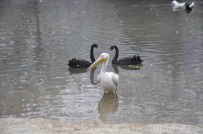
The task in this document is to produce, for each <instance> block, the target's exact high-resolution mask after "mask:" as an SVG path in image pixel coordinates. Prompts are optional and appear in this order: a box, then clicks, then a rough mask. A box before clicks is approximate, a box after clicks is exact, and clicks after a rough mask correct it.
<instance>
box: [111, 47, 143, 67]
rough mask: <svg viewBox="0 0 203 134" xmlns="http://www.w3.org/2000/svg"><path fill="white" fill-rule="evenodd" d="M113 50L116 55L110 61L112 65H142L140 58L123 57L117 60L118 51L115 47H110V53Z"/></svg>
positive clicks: (134, 56)
mask: <svg viewBox="0 0 203 134" xmlns="http://www.w3.org/2000/svg"><path fill="white" fill-rule="evenodd" d="M113 49H115V50H116V53H115V55H114V58H113V60H112V64H117V65H135V64H141V63H142V61H143V60H142V59H141V58H140V56H139V55H138V56H136V55H133V56H131V57H125V58H122V59H119V60H118V55H119V50H118V47H117V46H116V45H112V46H111V47H110V50H111V51H112V50H113Z"/></svg>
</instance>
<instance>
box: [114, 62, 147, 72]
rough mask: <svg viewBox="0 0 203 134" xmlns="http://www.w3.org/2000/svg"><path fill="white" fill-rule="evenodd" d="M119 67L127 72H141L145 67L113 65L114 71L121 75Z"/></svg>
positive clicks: (138, 65) (139, 65)
mask: <svg viewBox="0 0 203 134" xmlns="http://www.w3.org/2000/svg"><path fill="white" fill-rule="evenodd" d="M118 67H120V68H122V69H125V70H140V69H141V68H142V67H143V65H142V64H136V65H116V64H112V68H113V69H114V71H115V72H116V73H117V74H119V69H118Z"/></svg>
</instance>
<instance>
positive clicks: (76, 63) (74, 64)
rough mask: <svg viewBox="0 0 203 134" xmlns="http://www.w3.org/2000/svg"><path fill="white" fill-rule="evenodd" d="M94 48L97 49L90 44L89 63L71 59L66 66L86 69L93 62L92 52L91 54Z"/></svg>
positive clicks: (95, 45)
mask: <svg viewBox="0 0 203 134" xmlns="http://www.w3.org/2000/svg"><path fill="white" fill-rule="evenodd" d="M94 48H98V45H97V44H92V46H91V49H90V59H91V62H89V61H87V60H83V59H76V58H73V59H71V60H69V62H68V66H69V67H71V68H87V67H89V66H90V65H91V64H92V63H93V62H95V58H94V52H93V51H94Z"/></svg>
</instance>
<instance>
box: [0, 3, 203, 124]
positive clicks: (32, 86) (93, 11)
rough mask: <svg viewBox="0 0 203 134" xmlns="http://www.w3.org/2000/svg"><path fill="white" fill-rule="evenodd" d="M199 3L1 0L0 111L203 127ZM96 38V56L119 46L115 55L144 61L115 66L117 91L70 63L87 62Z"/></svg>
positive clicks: (202, 24)
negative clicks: (138, 65) (183, 7)
mask: <svg viewBox="0 0 203 134" xmlns="http://www.w3.org/2000/svg"><path fill="white" fill-rule="evenodd" d="M195 2H196V6H195V9H194V10H193V11H192V12H190V13H186V12H185V11H184V10H181V9H179V10H177V11H173V9H172V7H171V5H170V1H169V0H165V1H162V0H154V1H147V0H144V1H138V0H129V1H122V0H118V1H115V0H112V1H109V0H104V1H100V0H68V1H66V0H60V1H55V0H26V1H24V0H7V1H4V0H0V117H1V118H5V117H10V116H12V117H27V118H31V117H43V118H49V119H60V120H68V121H74V122H80V121H85V120H95V119H99V120H101V121H103V122H105V123H183V124H192V125H198V124H201V125H203V73H202V72H203V22H202V20H203V18H202V16H203V1H201V0H196V1H195ZM92 43H98V44H101V45H100V49H99V51H97V50H95V56H96V57H98V56H99V54H100V53H101V52H108V53H110V55H111V59H112V57H113V55H114V53H113V52H109V51H108V49H109V46H110V45H117V46H118V47H119V50H120V55H119V57H125V56H130V55H132V54H139V55H140V56H141V57H142V58H143V60H144V62H143V66H142V67H141V68H140V69H138V70H132V68H131V69H126V68H122V67H117V68H118V71H119V76H120V82H119V87H118V91H117V94H104V93H103V90H102V89H101V87H100V86H99V85H94V84H93V83H92V81H91V79H92V78H91V77H92V75H91V73H90V72H86V71H85V70H78V71H77V70H70V69H69V68H68V66H67V62H68V60H69V59H71V58H73V57H77V58H83V59H89V49H90V46H91V44H92ZM99 69H100V67H98V68H97V70H96V71H95V72H94V79H96V76H97V75H98V73H99ZM108 70H109V71H114V69H113V67H112V66H111V64H109V66H108Z"/></svg>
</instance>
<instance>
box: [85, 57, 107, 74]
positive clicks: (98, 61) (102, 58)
mask: <svg viewBox="0 0 203 134" xmlns="http://www.w3.org/2000/svg"><path fill="white" fill-rule="evenodd" d="M108 60H109V54H107V53H102V54H101V55H100V56H99V58H98V59H97V60H96V61H95V62H94V63H92V65H91V66H90V67H89V68H88V69H87V71H89V70H90V69H92V68H95V67H96V66H97V65H99V64H103V63H106V62H108Z"/></svg>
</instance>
